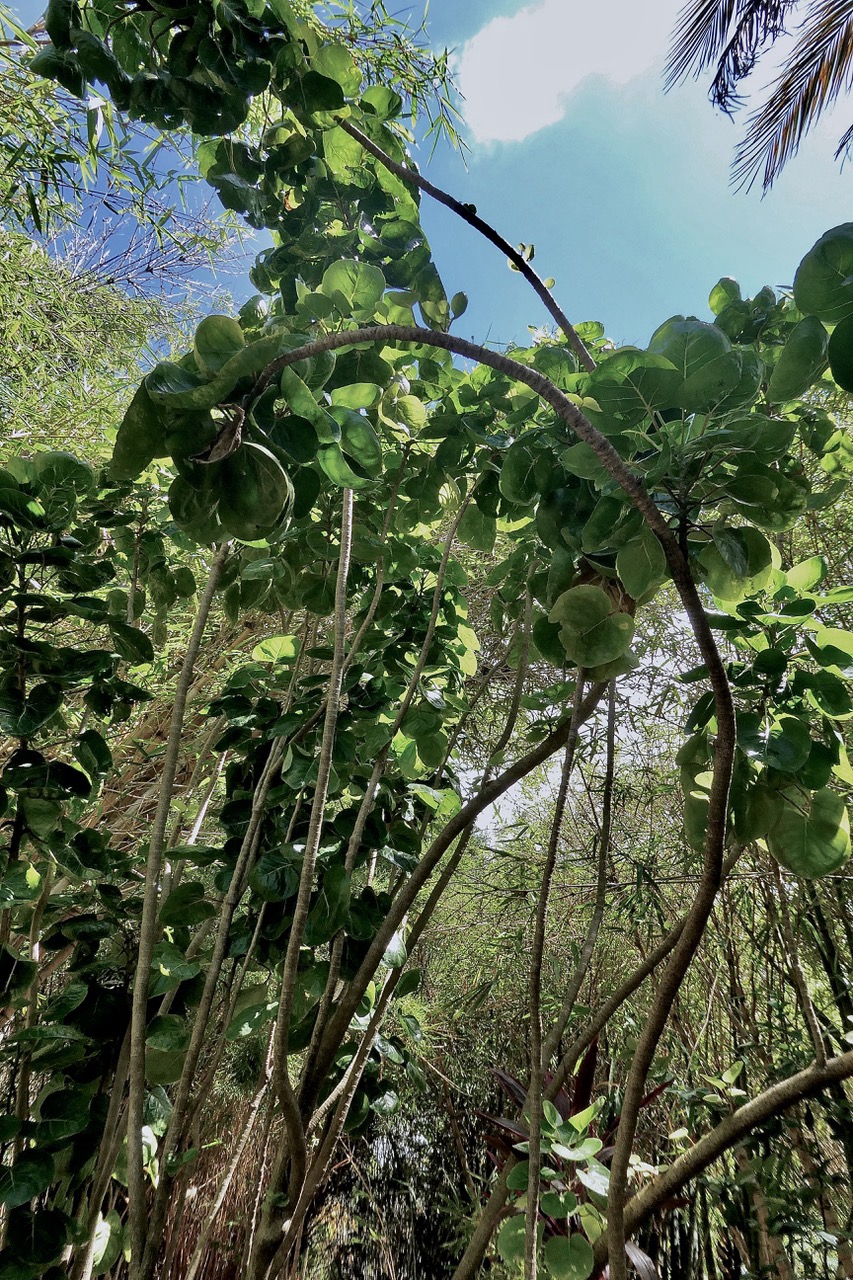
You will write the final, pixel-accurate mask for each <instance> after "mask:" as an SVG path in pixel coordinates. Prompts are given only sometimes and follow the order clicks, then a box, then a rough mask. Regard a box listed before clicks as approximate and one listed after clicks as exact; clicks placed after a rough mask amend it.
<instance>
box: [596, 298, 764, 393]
mask: <svg viewBox="0 0 853 1280" xmlns="http://www.w3.org/2000/svg"><path fill="white" fill-rule="evenodd" d="M649 351H651V352H654V353H656V354H658V355H661V356H664V357H665V359H667V360H669V361H670V362H671V363H672V364H673V365H674V366H675V368H676V369H677V370H678V371H679V373H680V374H681V378H682V384H681V387H680V389H679V393H678V403H679V404H680V405H681V407H682V408H684V409H686V410H688V412H691V413H704V412H706V411H707V410H708V409H710V408H711V407H713V405H715V404H716V403H718V401H720V400H722V399H723V398H724V397H725V396H726V395H727V394H728V393H729V392H730V391H732V390H733V389H734V387H735V386H737V384H738V382H739V381H740V375H741V365H740V363H739V361H738V359H737V355H736V353H733V352H732V346H731V343H730V342H729V340H728V338H727V337H726V335H725V334H724V333H723V331H722V329H720V328H719V327H718V326H717V325H714V324H705V323H704V322H703V321H702V320H695V319H693V318H689V319H685V317H684V316H673V318H672V319H671V320H667V321H666V322H665V323H664V324H662V325H661V326H660V328H659V329H657V330H656V331H655V332H654V334H653V335H652V339H651V341H650V343H649ZM605 367H606V366H605Z"/></svg>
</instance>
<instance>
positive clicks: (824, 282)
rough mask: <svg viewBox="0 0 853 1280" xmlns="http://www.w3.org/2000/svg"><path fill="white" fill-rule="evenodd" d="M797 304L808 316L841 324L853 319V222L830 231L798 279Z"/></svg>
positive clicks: (808, 256) (800, 269) (812, 251)
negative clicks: (848, 318) (843, 321)
mask: <svg viewBox="0 0 853 1280" xmlns="http://www.w3.org/2000/svg"><path fill="white" fill-rule="evenodd" d="M794 301H795V302H796V304H797V306H798V307H799V309H800V311H802V313H803V315H806V316H817V317H818V319H819V320H823V321H825V322H826V324H838V323H840V321H842V320H846V319H847V317H848V316H853V222H845V223H842V225H841V226H839V227H833V228H832V230H831V231H826V232H824V234H823V235H822V236H821V237H820V239H819V240H818V241H817V243H816V244H815V245H813V247H812V248H811V249H810V250H809V252H808V253H807V254H806V256H805V257H804V258H803V260H802V262H801V263H800V265H799V267H798V268H797V274H796V275H795V276H794Z"/></svg>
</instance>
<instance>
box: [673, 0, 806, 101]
mask: <svg viewBox="0 0 853 1280" xmlns="http://www.w3.org/2000/svg"><path fill="white" fill-rule="evenodd" d="M797 3H798V0H693V3H691V4H689V5H687V6H685V8H684V9H682V10H681V13H680V15H679V18H678V24H677V26H676V29H675V33H674V35H673V42H672V49H671V51H670V55H669V58H668V60H667V64H666V68H665V76H666V80H665V84H666V88H667V89H670V88H672V86H673V85H675V84H676V83H678V82H679V81H681V80H684V79H686V77H687V76H688V75H693V76H698V75H700V74H701V72H702V71H704V70H705V68H706V67H709V66H711V64H712V63H714V62H716V63H717V69H716V72H715V74H714V79H713V81H712V83H711V88H710V90H709V94H708V96H709V97H710V99H711V101H712V102H713V103H714V105H715V106H717V107H720V108H721V109H722V110H723V111H725V112H727V113H728V114H731V112H732V111H733V110H734V109H735V108H736V107H737V106H739V105H740V102H741V98H740V96H739V94H738V86H739V84H740V82H741V81H742V80H744V79H745V78H746V77H747V76H748V75H749V74H750V72H751V71H752V70H753V69H754V67H755V64H756V62H757V61H758V59H759V57H760V56H761V54H762V52H763V51H764V49H765V47H766V46H767V45H768V44H769V43H771V42H772V41H773V40H775V39H776V37H777V36H778V35H780V34H781V33H782V32H783V31H784V30H785V21H786V18H787V16H788V14H789V13H790V11H791V10H792V9H794V8H795V7H796V5H797Z"/></svg>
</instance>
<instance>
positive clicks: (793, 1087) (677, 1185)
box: [595, 1051, 853, 1267]
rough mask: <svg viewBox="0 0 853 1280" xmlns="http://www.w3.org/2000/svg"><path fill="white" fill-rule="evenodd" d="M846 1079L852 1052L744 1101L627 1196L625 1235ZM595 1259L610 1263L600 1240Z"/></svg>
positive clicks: (852, 1068) (605, 1243) (852, 1063)
mask: <svg viewBox="0 0 853 1280" xmlns="http://www.w3.org/2000/svg"><path fill="white" fill-rule="evenodd" d="M850 1076H853V1051H851V1052H849V1053H842V1054H840V1055H839V1057H837V1058H829V1059H828V1060H827V1062H826V1065H825V1066H823V1067H819V1066H817V1065H813V1066H810V1067H807V1068H806V1069H805V1071H800V1072H798V1073H797V1074H796V1075H794V1076H789V1077H788V1079H787V1080H780V1081H779V1083H778V1084H774V1085H771V1086H770V1088H769V1089H765V1090H764V1092H763V1093H760V1094H759V1095H758V1097H756V1098H753V1099H751V1101H749V1102H746V1103H744V1105H743V1106H742V1107H739V1108H738V1109H737V1111H735V1112H733V1113H732V1115H730V1116H726V1118H725V1120H721V1121H720V1123H719V1124H718V1125H716V1126H715V1127H714V1128H713V1129H712V1130H711V1131H710V1133H706V1134H705V1136H704V1137H703V1138H700V1139H699V1141H698V1142H697V1143H695V1145H694V1146H692V1147H690V1149H689V1150H688V1151H685V1152H684V1153H683V1155H680V1156H679V1157H678V1159H677V1160H674V1161H673V1163H672V1164H671V1165H670V1166H669V1168H668V1169H666V1171H665V1172H664V1173H662V1174H660V1176H659V1177H657V1178H655V1179H654V1180H653V1181H652V1182H649V1183H647V1184H646V1186H645V1187H643V1189H642V1190H641V1191H638V1192H637V1194H636V1195H635V1196H632V1197H631V1199H630V1200H629V1201H628V1204H627V1206H626V1209H625V1226H626V1228H627V1229H628V1231H630V1232H631V1233H632V1234H633V1233H634V1232H636V1231H638V1230H639V1228H640V1227H642V1226H643V1225H644V1223H646V1222H647V1221H648V1220H649V1218H650V1217H651V1215H652V1214H653V1213H654V1212H655V1211H656V1210H657V1209H659V1208H660V1207H661V1205H662V1204H664V1203H666V1201H668V1200H670V1199H671V1198H672V1197H673V1196H674V1195H677V1193H678V1192H679V1191H680V1190H681V1188H682V1187H684V1186H685V1185H686V1184H687V1183H688V1182H689V1181H690V1180H691V1179H692V1178H695V1177H696V1176H697V1175H698V1174H700V1173H701V1172H702V1171H703V1169H707V1168H708V1166H709V1165H710V1164H713V1162H714V1161H715V1160H717V1159H719V1157H720V1156H721V1155H723V1153H724V1152H726V1151H728V1150H729V1149H730V1148H731V1147H733V1146H734V1145H735V1143H737V1142H739V1141H740V1140H741V1138H744V1137H746V1135H747V1134H748V1133H751V1132H752V1130H753V1129H756V1128H758V1126H759V1125H761V1124H764V1123H765V1122H766V1121H767V1120H770V1119H771V1118H772V1117H773V1116H776V1115H779V1114H780V1113H781V1112H782V1111H785V1110H786V1109H787V1108H788V1107H792V1106H794V1105H795V1104H796V1103H797V1102H801V1101H802V1099H803V1098H810V1097H813V1096H814V1094H816V1093H820V1092H821V1090H823V1089H825V1088H826V1087H827V1086H828V1085H831V1084H835V1083H837V1082H838V1081H841V1080H847V1079H848V1078H849V1077H850ZM595 1261H596V1264H597V1265H598V1266H599V1267H602V1266H603V1265H604V1264H605V1263H606V1262H607V1261H608V1241H607V1238H606V1237H604V1236H602V1238H601V1239H600V1240H599V1241H598V1243H597V1244H596V1246H595Z"/></svg>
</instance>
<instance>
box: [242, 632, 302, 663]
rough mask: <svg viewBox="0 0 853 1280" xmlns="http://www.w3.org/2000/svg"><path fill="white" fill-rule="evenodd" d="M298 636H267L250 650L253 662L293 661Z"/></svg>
mask: <svg viewBox="0 0 853 1280" xmlns="http://www.w3.org/2000/svg"><path fill="white" fill-rule="evenodd" d="M300 644H301V641H300V640H299V637H298V636H268V637H267V639H266V640H262V641H261V643H260V644H258V645H255V647H254V649H253V650H252V661H253V662H293V660H294V659H295V658H296V656H297V654H298V653H299V647H300Z"/></svg>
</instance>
